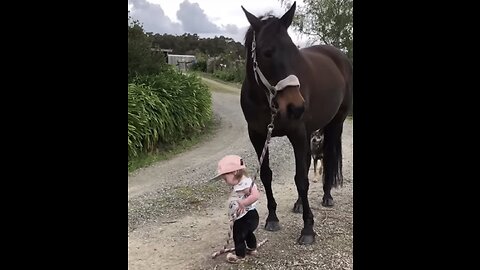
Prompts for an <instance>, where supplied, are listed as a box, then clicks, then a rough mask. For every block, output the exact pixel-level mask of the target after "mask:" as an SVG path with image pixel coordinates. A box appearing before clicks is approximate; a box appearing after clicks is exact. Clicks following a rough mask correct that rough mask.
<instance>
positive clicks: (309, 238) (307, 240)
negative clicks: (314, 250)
mask: <svg viewBox="0 0 480 270" xmlns="http://www.w3.org/2000/svg"><path fill="white" fill-rule="evenodd" d="M297 242H298V243H299V244H300V245H311V244H313V243H314V242H315V235H301V236H300V238H298V240H297Z"/></svg>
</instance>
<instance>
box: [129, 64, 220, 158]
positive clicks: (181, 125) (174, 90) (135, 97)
mask: <svg viewBox="0 0 480 270" xmlns="http://www.w3.org/2000/svg"><path fill="white" fill-rule="evenodd" d="M211 102H212V101H211V93H210V91H209V89H208V87H207V86H206V85H205V84H203V83H202V82H201V80H200V78H199V77H197V76H195V75H183V74H181V73H180V72H177V71H175V70H174V69H173V68H165V69H164V70H163V71H162V72H161V73H160V74H158V75H145V76H139V77H136V78H134V79H133V82H132V83H130V84H129V85H128V158H129V161H130V159H131V158H132V157H136V156H138V155H139V153H142V152H152V151H156V150H158V149H160V150H161V148H162V147H163V146H165V145H168V144H172V143H175V142H176V141H179V140H182V139H184V138H187V137H189V136H194V135H195V134H198V133H199V132H201V131H202V129H203V128H204V127H205V125H206V124H207V123H208V122H209V121H210V120H211V119H212V110H211Z"/></svg>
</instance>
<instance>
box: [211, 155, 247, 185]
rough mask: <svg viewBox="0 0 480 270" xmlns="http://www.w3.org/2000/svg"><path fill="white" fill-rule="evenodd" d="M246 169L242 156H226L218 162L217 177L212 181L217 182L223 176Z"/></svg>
mask: <svg viewBox="0 0 480 270" xmlns="http://www.w3.org/2000/svg"><path fill="white" fill-rule="evenodd" d="M245 168H246V167H245V164H244V162H243V159H242V158H241V157H240V156H237V155H227V156H224V157H223V158H222V159H221V160H220V161H219V162H218V168H217V175H216V176H215V177H213V178H212V179H211V180H217V179H219V178H220V177H221V176H222V174H225V173H230V172H234V171H236V170H240V169H245Z"/></svg>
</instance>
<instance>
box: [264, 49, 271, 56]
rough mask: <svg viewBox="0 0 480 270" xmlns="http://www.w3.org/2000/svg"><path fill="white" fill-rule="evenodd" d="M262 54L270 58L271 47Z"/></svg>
mask: <svg viewBox="0 0 480 270" xmlns="http://www.w3.org/2000/svg"><path fill="white" fill-rule="evenodd" d="M263 55H264V56H265V57H267V58H271V57H272V55H273V49H269V50H266V51H265V52H264V53H263Z"/></svg>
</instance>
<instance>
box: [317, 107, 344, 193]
mask: <svg viewBox="0 0 480 270" xmlns="http://www.w3.org/2000/svg"><path fill="white" fill-rule="evenodd" d="M346 116H347V111H342V112H339V113H338V114H337V115H336V116H335V117H334V118H333V120H332V121H331V122H330V123H329V124H328V125H327V126H326V127H325V129H324V142H323V160H322V162H323V174H324V175H323V176H324V177H323V185H324V186H325V187H326V188H327V189H330V188H331V187H338V186H342V185H343V173H342V164H343V163H342V132H343V122H344V120H345V118H346Z"/></svg>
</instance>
